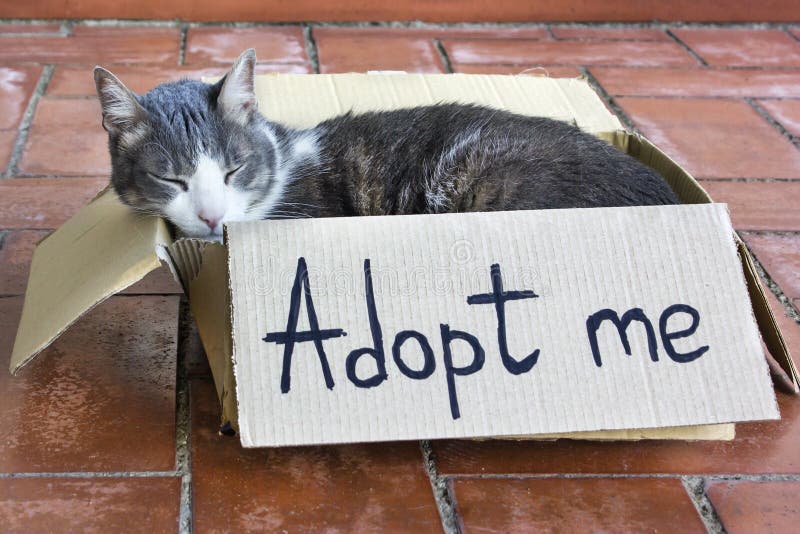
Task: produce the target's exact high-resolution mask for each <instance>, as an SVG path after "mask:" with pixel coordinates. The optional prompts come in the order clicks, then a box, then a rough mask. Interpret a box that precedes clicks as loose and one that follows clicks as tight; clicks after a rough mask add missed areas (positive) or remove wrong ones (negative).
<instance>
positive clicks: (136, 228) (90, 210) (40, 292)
mask: <svg viewBox="0 0 800 534" xmlns="http://www.w3.org/2000/svg"><path fill="white" fill-rule="evenodd" d="M170 241H171V237H170V235H169V231H168V229H167V226H166V224H165V223H164V221H163V220H162V219H160V218H158V217H153V216H150V215H142V214H139V213H136V212H134V211H132V210H131V209H130V208H128V207H126V206H124V205H123V204H122V203H121V202H120V201H119V199H118V198H117V196H116V194H115V193H114V192H113V191H112V190H110V189H107V190H105V191H103V192H102V193H100V194H99V195H98V196H97V197H96V198H95V199H94V200H92V201H91V202H90V203H89V204H88V205H87V206H86V207H84V208H83V209H81V210H80V211H79V212H78V213H76V214H75V215H74V216H73V217H71V218H70V219H69V220H68V221H67V222H65V223H64V224H63V225H62V226H61V227H60V228H59V229H58V230H56V231H55V232H53V233H51V234H50V235H49V236H47V238H46V239H44V240H42V241H41V242H40V243H39V245H37V247H36V249H35V250H34V253H33V259H32V261H31V269H30V274H29V277H28V288H27V291H26V293H25V301H24V304H23V308H22V316H21V318H20V323H19V327H18V329H17V336H16V339H15V341H14V348H13V350H12V353H11V360H10V362H9V369H10V371H11V373H16V372H17V371H19V369H20V368H22V367H23V366H24V365H26V364H27V363H29V362H30V361H31V360H32V359H33V358H35V357H36V355H38V354H39V353H40V352H41V351H43V350H44V349H45V348H47V347H48V346H49V345H50V344H51V343H52V342H53V341H55V339H56V338H58V336H60V335H61V334H62V333H63V332H64V331H65V330H66V329H67V328H69V327H70V326H71V325H72V324H73V323H74V322H75V321H77V320H78V318H80V317H81V316H82V315H83V314H85V313H86V312H88V311H89V310H91V309H92V308H94V307H95V306H97V305H98V304H100V303H101V302H103V301H105V300H106V299H107V298H109V297H110V296H112V295H114V294H116V293H119V292H120V291H122V290H124V289H125V288H127V287H129V286H131V285H133V284H135V283H136V282H138V281H139V280H141V279H142V278H144V277H145V276H146V275H147V274H148V273H150V272H151V271H153V270H155V269H157V268H159V267H160V266H161V262H160V260H159V257H158V255H157V253H156V248H157V247H158V246H160V245H164V244H166V243H169V242H170ZM98 243H100V244H103V246H99V245H98Z"/></svg>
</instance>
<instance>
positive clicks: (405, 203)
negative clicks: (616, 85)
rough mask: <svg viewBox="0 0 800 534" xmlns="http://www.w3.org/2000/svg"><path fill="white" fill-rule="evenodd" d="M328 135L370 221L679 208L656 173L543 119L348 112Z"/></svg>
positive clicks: (337, 171) (334, 170) (479, 110)
mask: <svg viewBox="0 0 800 534" xmlns="http://www.w3.org/2000/svg"><path fill="white" fill-rule="evenodd" d="M319 132H320V141H321V144H320V146H321V149H322V151H323V153H324V157H325V158H327V160H328V161H329V162H330V174H331V176H332V177H333V178H334V179H335V180H344V181H345V183H348V184H350V185H351V190H352V191H354V194H356V195H360V198H361V199H362V202H361V204H364V202H363V200H364V198H366V200H368V202H367V203H366V204H367V205H369V206H371V209H370V213H361V214H377V213H380V212H388V213H414V212H444V211H487V210H508V209H546V208H574V207H602V206H628V205H652V204H674V203H678V200H677V198H676V197H675V195H674V194H673V192H672V191H671V190H670V189H669V187H668V186H667V185H666V183H665V182H664V181H663V179H662V178H661V177H660V176H659V175H658V174H657V173H655V172H654V171H652V170H651V169H649V168H647V167H646V166H644V165H642V164H641V163H639V162H638V161H636V160H634V159H633V158H631V157H630V156H628V155H626V154H624V153H622V152H620V151H619V150H617V149H616V148H614V147H612V146H611V145H609V144H608V143H606V142H604V141H602V140H600V139H597V138H595V137H594V136H591V135H589V134H586V133H584V132H582V131H581V130H579V129H578V128H576V127H575V126H573V125H570V124H567V123H565V122H561V121H555V120H551V119H548V118H543V117H529V116H523V115H517V114H514V113H510V112H507V111H503V110H497V109H491V108H486V107H480V106H473V105H461V104H442V105H434V106H423V107H416V108H408V109H400V110H394V111H384V112H372V113H364V114H352V113H350V114H345V115H342V116H339V117H336V118H334V119H331V120H329V121H326V122H323V123H322V124H320V126H319ZM359 213H360V212H359Z"/></svg>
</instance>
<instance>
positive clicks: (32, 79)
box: [0, 66, 42, 130]
mask: <svg viewBox="0 0 800 534" xmlns="http://www.w3.org/2000/svg"><path fill="white" fill-rule="evenodd" d="M41 73H42V69H41V68H40V67H34V66H23V67H0V130H7V129H11V128H16V127H17V125H18V124H19V121H20V119H22V115H23V114H24V113H25V108H26V107H28V100H30V97H31V94H32V93H33V89H34V88H35V87H36V82H38V81H39V75H40V74H41Z"/></svg>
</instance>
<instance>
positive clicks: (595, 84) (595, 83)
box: [578, 66, 640, 133]
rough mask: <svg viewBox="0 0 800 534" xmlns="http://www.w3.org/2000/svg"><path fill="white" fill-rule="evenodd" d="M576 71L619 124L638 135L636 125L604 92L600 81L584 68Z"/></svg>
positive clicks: (611, 97) (581, 67) (606, 92)
mask: <svg viewBox="0 0 800 534" xmlns="http://www.w3.org/2000/svg"><path fill="white" fill-rule="evenodd" d="M578 69H579V70H580V71H581V74H582V75H583V76H584V77H585V78H586V80H587V81H588V82H589V85H591V86H592V88H593V89H594V90H595V92H596V93H597V94H598V96H599V97H600V98H601V99H602V100H603V101H604V102H605V103H606V104H608V106H609V107H610V108H611V109H612V110H613V111H614V114H615V115H616V116H617V118H618V119H619V120H620V122H622V125H623V126H625V128H627V129H628V130H630V131H631V132H633V133H640V132H639V129H638V128H637V127H636V123H635V122H633V119H631V118H630V117H629V116H628V114H627V113H626V112H625V110H624V109H622V106H620V105H619V104H618V103H617V101H616V100H615V99H614V97H613V96H611V95H610V94H609V92H608V91H606V90H605V88H604V87H603V86H602V85H601V84H600V81H599V80H598V79H597V78H595V77H594V74H592V73H591V72H590V71H589V69H588V68H586V67H584V66H580V67H578Z"/></svg>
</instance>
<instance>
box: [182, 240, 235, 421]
mask: <svg viewBox="0 0 800 534" xmlns="http://www.w3.org/2000/svg"><path fill="white" fill-rule="evenodd" d="M199 259H200V264H199V265H198V270H197V274H196V276H194V277H193V278H191V279H189V280H188V281H187V286H188V295H189V308H190V309H191V311H192V315H193V316H194V319H195V322H196V323H197V329H198V332H199V333H200V339H201V340H202V342H203V349H204V350H205V352H206V357H207V358H208V364H209V366H210V367H211V375H212V377H213V378H214V387H215V388H216V390H217V398H218V399H219V402H220V405H221V406H222V421H221V424H222V425H225V424H228V425H230V426H231V427H233V428H236V426H237V418H238V412H237V404H236V387H235V383H234V379H233V360H232V357H233V350H232V343H231V315H230V291H229V288H228V249H227V248H226V247H225V246H224V245H222V244H220V243H205V244H204V246H203V248H202V251H201V252H200V258H199Z"/></svg>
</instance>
